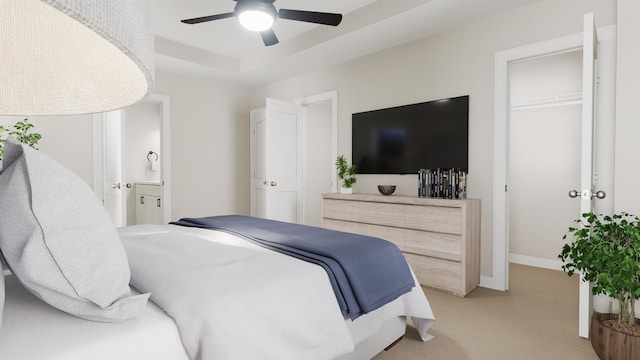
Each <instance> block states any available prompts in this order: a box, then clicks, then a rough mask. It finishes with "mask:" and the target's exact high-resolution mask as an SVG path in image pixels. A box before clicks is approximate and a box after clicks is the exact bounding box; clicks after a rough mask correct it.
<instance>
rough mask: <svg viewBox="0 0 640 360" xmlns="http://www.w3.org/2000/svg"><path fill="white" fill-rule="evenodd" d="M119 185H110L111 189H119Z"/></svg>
mask: <svg viewBox="0 0 640 360" xmlns="http://www.w3.org/2000/svg"><path fill="white" fill-rule="evenodd" d="M120 187H121V186H120V183H115V184H111V188H112V189H120Z"/></svg>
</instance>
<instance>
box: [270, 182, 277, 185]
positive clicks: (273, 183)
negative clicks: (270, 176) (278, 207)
mask: <svg viewBox="0 0 640 360" xmlns="http://www.w3.org/2000/svg"><path fill="white" fill-rule="evenodd" d="M270 185H271V186H276V185H278V183H277V182H275V181H272V182H271V184H270Z"/></svg>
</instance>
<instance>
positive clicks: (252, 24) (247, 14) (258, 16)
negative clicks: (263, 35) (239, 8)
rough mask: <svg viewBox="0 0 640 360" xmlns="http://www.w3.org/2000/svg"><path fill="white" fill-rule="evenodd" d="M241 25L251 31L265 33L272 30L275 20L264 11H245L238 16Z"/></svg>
mask: <svg viewBox="0 0 640 360" xmlns="http://www.w3.org/2000/svg"><path fill="white" fill-rule="evenodd" d="M238 20H239V21H240V24H242V26H244V27H245V28H247V29H249V30H251V31H265V30H268V29H271V26H272V25H273V23H274V22H275V18H274V17H273V16H272V15H271V14H269V13H268V12H265V11H262V10H253V9H251V10H245V11H243V12H241V13H240V14H238Z"/></svg>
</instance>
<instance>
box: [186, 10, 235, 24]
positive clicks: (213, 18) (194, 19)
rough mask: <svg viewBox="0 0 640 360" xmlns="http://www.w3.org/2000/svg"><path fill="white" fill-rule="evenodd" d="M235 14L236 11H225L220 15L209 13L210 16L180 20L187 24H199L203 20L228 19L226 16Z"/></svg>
mask: <svg viewBox="0 0 640 360" xmlns="http://www.w3.org/2000/svg"><path fill="white" fill-rule="evenodd" d="M233 16H235V13H232V12H230V13H224V14H218V15H209V16H203V17H197V18H193V19H184V20H180V22H182V23H185V24H199V23H203V22H207V21H213V20H220V19H226V18H230V17H233Z"/></svg>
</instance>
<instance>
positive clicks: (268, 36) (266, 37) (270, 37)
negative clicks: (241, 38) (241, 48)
mask: <svg viewBox="0 0 640 360" xmlns="http://www.w3.org/2000/svg"><path fill="white" fill-rule="evenodd" d="M260 36H262V41H264V46H271V45H275V44H277V43H279V42H280V41H278V37H277V36H276V33H274V32H273V29H269V30H265V31H261V32H260Z"/></svg>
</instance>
